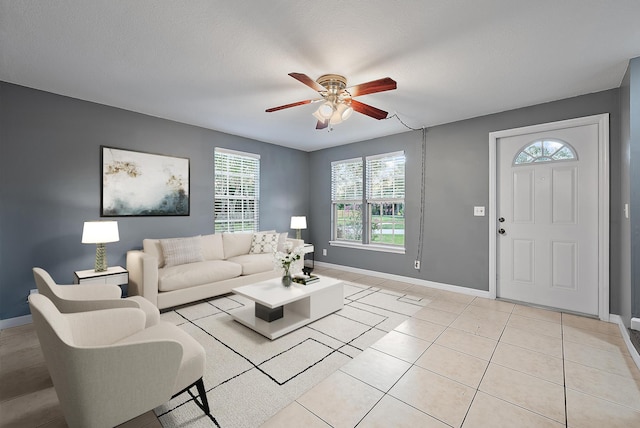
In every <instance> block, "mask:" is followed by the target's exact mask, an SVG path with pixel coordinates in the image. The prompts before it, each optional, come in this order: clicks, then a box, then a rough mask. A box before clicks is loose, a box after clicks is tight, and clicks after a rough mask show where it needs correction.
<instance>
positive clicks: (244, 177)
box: [214, 148, 260, 232]
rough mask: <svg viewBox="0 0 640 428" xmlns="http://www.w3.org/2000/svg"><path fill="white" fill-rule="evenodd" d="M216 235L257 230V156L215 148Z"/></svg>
mask: <svg viewBox="0 0 640 428" xmlns="http://www.w3.org/2000/svg"><path fill="white" fill-rule="evenodd" d="M214 158H215V161H214V171H215V173H214V181H215V185H214V187H215V203H214V204H215V207H214V224H215V231H216V232H240V231H258V230H259V219H260V213H259V207H260V203H259V202H260V155H256V154H252V153H243V152H237V151H233V150H228V149H221V148H216V149H215V154H214Z"/></svg>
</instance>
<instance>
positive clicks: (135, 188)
mask: <svg viewBox="0 0 640 428" xmlns="http://www.w3.org/2000/svg"><path fill="white" fill-rule="evenodd" d="M100 155H101V156H100V159H101V166H102V167H101V177H102V186H101V194H100V215H101V217H140V216H188V215H189V211H190V198H189V195H190V165H189V158H182V157H175V156H167V155H162V154H156V153H148V152H140V151H134V150H128V149H120V148H116V147H108V146H100Z"/></svg>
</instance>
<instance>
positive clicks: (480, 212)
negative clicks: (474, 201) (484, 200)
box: [473, 207, 484, 217]
mask: <svg viewBox="0 0 640 428" xmlns="http://www.w3.org/2000/svg"><path fill="white" fill-rule="evenodd" d="M473 215H474V216H476V217H484V207H473Z"/></svg>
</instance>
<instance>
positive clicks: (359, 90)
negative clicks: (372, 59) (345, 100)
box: [346, 77, 398, 97]
mask: <svg viewBox="0 0 640 428" xmlns="http://www.w3.org/2000/svg"><path fill="white" fill-rule="evenodd" d="M397 87H398V84H397V83H396V81H395V80H393V79H392V78H390V77H384V78H382V79H378V80H372V81H371V82H367V83H361V84H359V85H355V86H352V87H350V88H347V89H346V91H347V92H348V93H350V94H351V96H352V97H358V96H360V95H367V94H374V93H376V92H384V91H390V90H392V89H396V88H397Z"/></svg>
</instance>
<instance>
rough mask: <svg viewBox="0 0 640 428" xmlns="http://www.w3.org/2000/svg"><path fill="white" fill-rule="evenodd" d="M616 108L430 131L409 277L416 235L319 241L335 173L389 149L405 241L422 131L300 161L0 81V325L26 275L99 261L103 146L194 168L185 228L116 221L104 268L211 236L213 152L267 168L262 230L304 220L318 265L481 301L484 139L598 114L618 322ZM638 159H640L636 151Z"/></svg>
mask: <svg viewBox="0 0 640 428" xmlns="http://www.w3.org/2000/svg"><path fill="white" fill-rule="evenodd" d="M636 88H638V85H636ZM635 100H640V96H635ZM636 102H637V101H636ZM620 103H621V101H620V90H618V89H613V90H609V91H603V92H599V93H595V94H590V95H585V96H581V97H576V98H571V99H567V100H561V101H557V102H553V103H547V104H541V105H536V106H531V107H527V108H522V109H517V110H512V111H508V112H502V113H498V114H494V115H489V116H484V117H479V118H474V119H469V120H466V121H461V122H456V123H451V124H446V125H441V126H435V127H432V128H430V129H429V130H428V133H427V173H426V179H425V180H426V185H427V187H426V205H425V239H424V249H423V257H422V260H421V261H422V269H421V271H419V272H418V271H416V270H414V269H413V260H414V259H415V258H416V253H417V245H418V240H417V234H415V233H409V234H408V235H407V242H406V248H407V253H406V254H405V255H399V254H389V253H377V252H373V251H364V250H354V249H349V248H339V247H330V246H329V245H328V241H329V240H330V237H331V231H330V215H331V208H330V196H329V191H330V177H329V174H330V162H331V161H334V160H340V159H347V158H353V157H358V156H365V155H371V154H378V153H385V152H391V151H397V150H404V151H405V153H406V154H407V199H406V201H407V202H406V225H407V230H408V231H416V230H418V226H419V213H420V207H419V201H420V177H421V160H420V156H421V142H422V141H421V140H422V134H421V132H420V131H408V132H405V133H401V134H397V135H393V136H389V137H384V138H378V139H373V140H369V141H363V142H359V143H353V144H349V145H346V146H340V147H334V148H330V149H326V150H320V151H316V152H312V153H304V152H299V151H296V150H291V149H286V148H282V147H279V146H274V145H270V144H266V143H263V142H259V141H254V140H249V139H245V138H241V137H236V136H232V135H228V134H223V133H219V132H215V131H211V130H207V129H202V128H197V127H193V126H189V125H184V124H180V123H175V122H171V121H167V120H162V119H158V118H154V117H149V116H145V115H141V114H137V113H132V112H129V111H125V110H120V109H116V108H112V107H107V106H103V105H98V104H93V103H89V102H83V101H79V100H75V99H71V98H66V97H61V96H57V95H53V94H49V93H45V92H41V91H36V90H32V89H27V88H23V87H19V86H15V85H11V84H7V83H2V82H0V319H6V318H11V317H16V316H20V315H25V314H27V313H28V307H27V305H26V303H25V298H26V295H27V293H28V291H29V289H31V288H34V284H33V279H32V276H31V268H32V267H33V266H41V267H43V268H45V269H47V270H49V271H50V272H51V273H52V275H53V277H54V278H55V279H56V280H58V281H59V282H70V281H71V280H72V275H73V271H74V270H78V269H89V268H91V267H92V266H93V258H94V254H95V249H94V248H93V247H92V246H89V245H83V244H81V243H80V237H81V233H82V223H83V222H84V221H86V220H92V219H98V218H99V208H100V201H99V195H100V165H99V162H100V152H99V146H100V145H109V146H115V147H122V148H128V149H133V150H142V151H148V152H154V153H162V154H168V155H175V156H183V157H189V158H190V159H191V216H189V217H175V218H168V217H155V218H119V219H118V221H119V226H120V233H121V241H120V242H118V243H113V244H108V245H107V251H108V257H109V264H110V265H116V264H119V265H124V264H125V253H126V251H127V250H129V249H131V248H138V247H139V246H140V245H141V240H142V238H144V237H172V236H185V235H192V234H199V233H210V232H212V230H213V226H212V218H211V216H212V210H213V191H212V186H213V167H212V164H213V161H212V159H213V148H214V147H216V146H219V147H226V148H230V149H235V150H241V151H247V152H252V153H258V154H260V155H261V156H262V159H263V163H262V165H263V168H262V185H261V201H262V203H261V227H262V228H263V229H271V228H275V229H278V230H288V229H289V217H290V216H291V215H293V214H295V215H307V220H308V224H309V229H307V230H306V231H304V232H303V234H304V237H305V240H307V241H309V242H313V243H314V244H315V245H316V253H315V257H316V260H318V261H323V262H329V263H335V264H339V265H346V266H351V267H356V268H362V269H369V270H373V271H379V272H386V273H391V274H397V275H403V276H408V277H414V278H419V279H424V280H430V281H435V282H440V283H445V284H452V285H457V286H462V287H468V288H473V289H478V290H488V272H489V266H488V264H489V254H488V251H487V250H488V230H489V221H492V220H493V217H492V213H488V215H487V216H486V217H473V214H472V211H473V206H474V205H484V206H488V194H489V183H488V177H489V143H488V141H489V133H490V132H492V131H498V130H503V129H509V128H515V127H520V126H526V125H533V124H538V123H545V122H552V121H557V120H563V119H570V118H575V117H580V116H587V115H592V114H600V113H610V114H611V126H610V129H611V135H610V137H611V138H610V141H611V171H612V172H611V218H612V233H611V260H612V273H611V279H612V280H611V297H612V298H611V313H621V308H622V306H623V304H624V301H625V300H624V299H625V296H627V295H628V294H630V293H629V290H628V287H627V288H625V287H626V286H625V285H624V280H623V276H624V268H623V267H622V266H620V265H616V263H617V262H616V260H619V259H620V258H621V256H624V245H623V244H622V243H621V241H622V240H623V234H624V230H623V228H622V226H620V224H618V225H615V224H614V223H615V222H616V221H617V222H619V219H621V218H622V215H623V214H622V211H621V210H622V204H623V201H626V199H624V197H623V196H622V190H621V188H622V187H624V186H623V181H622V178H621V175H622V174H621V172H620V170H621V166H620V162H621V159H622V158H623V157H624V153H623V152H622V146H621V136H620V132H621V129H622V125H621V111H620ZM636 109H638V107H636ZM636 111H638V110H636ZM636 116H638V115H637V114H636ZM392 120H394V119H392ZM636 123H637V121H636ZM636 126H637V125H636ZM632 135H633V134H632ZM635 135H636V136H638V135H640V133H638V132H637V131H636V133H635ZM636 138H637V137H636ZM636 141H637V140H636ZM636 147H637V150H638V151H640V143H638V144H636ZM638 156H640V154H639V155H638ZM638 156H637V157H636V159H640V157H638ZM291 176H296V177H307V180H304V179H301V180H293V181H292V180H290V177H291ZM285 179H288V180H287V183H288V185H287V186H288V187H287V188H286V189H283V188H282V183H283V182H284V181H285ZM291 186H294V187H293V188H292V187H291ZM308 195H313V197H312V198H310V197H309V196H308ZM632 201H633V199H632ZM635 201H637V206H636V205H635V204H632V205H633V206H636V208H635V209H634V208H633V206H632V213H633V212H634V211H635V212H640V211H639V210H640V196H639V197H638V198H636V199H635ZM635 233H638V234H640V230H639V231H637V232H635ZM638 242H640V240H638ZM323 248H326V249H327V250H328V255H327V256H326V257H323V256H322V249H323ZM637 264H638V263H636V265H637ZM614 266H617V267H616V268H614ZM636 289H637V288H636ZM638 295H640V293H636V298H637V297H638ZM626 301H627V302H628V299H627V300H626Z"/></svg>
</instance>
